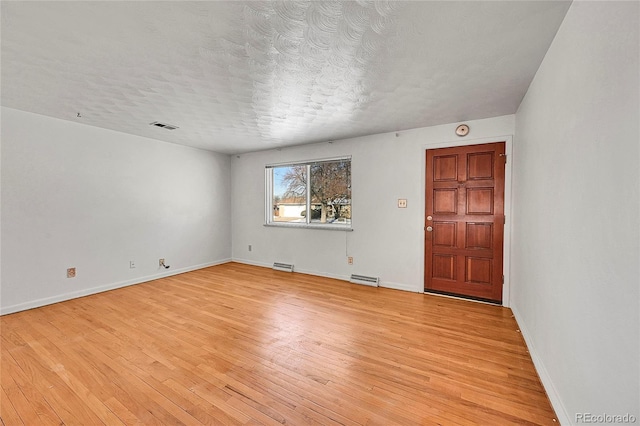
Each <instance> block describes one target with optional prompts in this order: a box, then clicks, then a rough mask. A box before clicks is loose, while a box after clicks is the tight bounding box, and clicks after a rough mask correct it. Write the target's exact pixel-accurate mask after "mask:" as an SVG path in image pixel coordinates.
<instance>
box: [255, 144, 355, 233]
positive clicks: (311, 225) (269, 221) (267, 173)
mask: <svg viewBox="0 0 640 426" xmlns="http://www.w3.org/2000/svg"><path fill="white" fill-rule="evenodd" d="M336 161H349V162H350V163H352V161H351V156H350V155H349V156H343V157H333V158H322V159H317V160H306V161H291V162H286V163H272V164H267V165H265V168H264V182H265V210H264V213H265V216H264V226H273V227H278V228H305V229H326V230H330V231H353V207H352V210H351V211H352V213H351V221H350V222H349V223H345V224H340V223H332V224H329V225H328V224H323V223H318V222H311V185H309V184H307V187H306V211H307V212H308V214H307V215H306V216H305V217H306V222H305V223H300V222H275V221H274V220H273V169H274V168H277V167H286V166H302V165H304V166H306V167H307V176H308V178H307V180H308V181H310V179H311V166H312V165H313V164H316V163H329V162H336ZM352 176H353V174H352ZM351 186H352V188H353V182H351ZM352 197H353V194H352ZM351 206H353V200H352V201H351Z"/></svg>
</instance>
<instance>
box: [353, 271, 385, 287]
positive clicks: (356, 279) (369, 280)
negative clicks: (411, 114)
mask: <svg viewBox="0 0 640 426" xmlns="http://www.w3.org/2000/svg"><path fill="white" fill-rule="evenodd" d="M349 282H352V283H354V284H362V285H370V286H372V287H378V284H379V283H380V279H379V278H378V277H367V276H366V275H354V274H352V275H351V278H350V279H349Z"/></svg>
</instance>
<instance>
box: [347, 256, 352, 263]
mask: <svg viewBox="0 0 640 426" xmlns="http://www.w3.org/2000/svg"><path fill="white" fill-rule="evenodd" d="M347 263H348V264H349V265H353V257H351V256H348V257H347Z"/></svg>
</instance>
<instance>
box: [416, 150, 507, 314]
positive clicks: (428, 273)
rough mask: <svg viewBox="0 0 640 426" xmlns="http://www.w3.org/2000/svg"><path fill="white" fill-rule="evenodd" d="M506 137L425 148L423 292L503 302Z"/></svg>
mask: <svg viewBox="0 0 640 426" xmlns="http://www.w3.org/2000/svg"><path fill="white" fill-rule="evenodd" d="M505 164H506V156H505V143H504V142H496V143H490V144H484V145H470V146H461V147H454V148H442V149H430V150H427V164H426V166H427V167H426V197H425V199H426V209H425V237H424V239H425V269H424V270H425V277H424V289H425V292H434V293H445V294H453V295H459V296H466V297H471V298H476V299H483V300H489V301H493V302H498V303H502V284H503V275H502V263H503V262H502V257H503V235H504V172H505Z"/></svg>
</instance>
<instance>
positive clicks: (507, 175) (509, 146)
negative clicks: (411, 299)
mask: <svg viewBox="0 0 640 426" xmlns="http://www.w3.org/2000/svg"><path fill="white" fill-rule="evenodd" d="M492 142H504V143H505V153H506V154H507V164H506V165H505V170H504V216H505V224H504V240H503V246H502V248H503V259H502V260H503V262H502V270H503V274H504V284H503V286H502V306H504V307H505V308H508V307H510V305H511V303H510V302H511V301H510V298H509V296H510V295H511V211H512V210H511V202H512V201H511V180H512V177H511V176H512V175H511V170H512V167H513V156H512V153H513V135H506V136H505V135H503V136H494V137H490V138H478V139H464V140H460V139H458V140H449V141H444V142H437V143H431V144H423V145H422V155H421V156H420V162H421V164H422V165H421V172H420V176H421V179H422V183H421V186H420V187H421V191H420V194H421V195H420V198H421V200H420V205H421V206H422V207H421V209H422V219H421V220H422V227H423V231H422V232H423V233H424V232H426V231H425V230H424V226H425V225H424V223H425V221H424V218H425V214H426V211H425V209H426V199H425V189H426V188H425V185H426V178H427V164H426V163H427V162H426V161H424V159H425V156H426V155H427V150H428V149H437V148H452V147H457V146H468V145H482V144H487V143H492ZM423 237H424V234H423ZM422 241H423V243H422V261H421V262H420V264H421V266H420V276H421V277H423V278H422V279H423V280H424V273H425V271H424V266H425V262H424V256H425V252H426V247H425V243H424V241H425V240H424V238H423V239H422ZM421 286H422V290H420V292H421V293H425V291H424V281H423V282H422V285H421ZM425 294H432V293H425Z"/></svg>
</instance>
